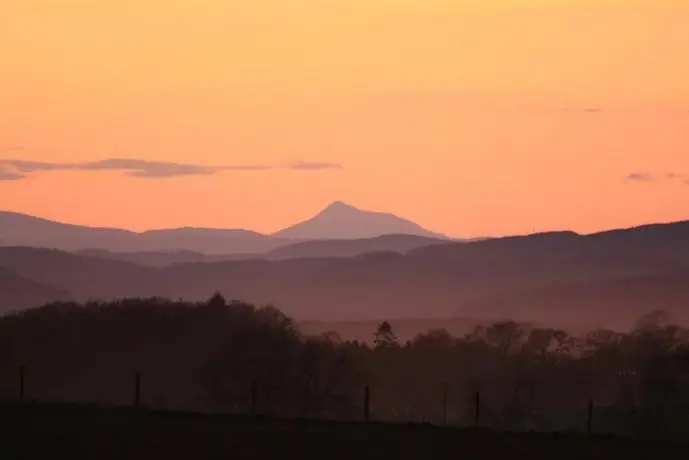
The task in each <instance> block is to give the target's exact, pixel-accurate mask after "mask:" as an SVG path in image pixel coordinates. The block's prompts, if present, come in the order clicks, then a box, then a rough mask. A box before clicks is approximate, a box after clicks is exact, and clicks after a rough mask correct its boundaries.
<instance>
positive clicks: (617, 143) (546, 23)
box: [0, 0, 689, 237]
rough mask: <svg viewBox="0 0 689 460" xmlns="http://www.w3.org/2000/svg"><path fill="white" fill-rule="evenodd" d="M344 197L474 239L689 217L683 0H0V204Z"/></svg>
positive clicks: (74, 211) (152, 218)
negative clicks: (475, 237)
mask: <svg viewBox="0 0 689 460" xmlns="http://www.w3.org/2000/svg"><path fill="white" fill-rule="evenodd" d="M123 160H127V161H123ZM333 200H343V201H346V202H348V203H350V204H352V205H355V206H357V207H360V208H364V209H371V210H380V211H388V212H392V213H395V214H397V215H400V216H402V217H406V218H409V219H411V220H414V221H415V222H418V223H419V224H421V225H423V226H424V227H426V228H428V229H430V230H434V231H439V232H443V233H446V234H449V235H454V236H458V237H462V236H489V235H504V234H510V233H528V232H533V231H542V230H550V229H565V228H567V229H574V230H578V231H582V232H590V231H595V230H598V229H604V228H612V227H620V226H631V225H636V224H641V223H648V222H653V221H672V220H682V219H689V1H687V0H653V1H644V0H638V1H637V0H624V1H623V0H619V1H614V0H610V1H609V0H595V1H594V0H569V1H567V0H561V1H559V0H512V1H509V0H471V1H470V0H397V1H394V0H319V1H316V0H251V1H248V0H0V210H10V211H19V212H25V213H29V214H33V215H38V216H42V217H47V218H50V219H55V220H60V221H66V222H70V223H77V224H89V225H98V226H119V227H124V228H131V229H136V230H140V229H147V228H160V227H178V226H205V227H211V226H212V227H228V228H235V227H242V228H250V229H253V230H257V231H262V232H271V231H274V230H277V229H279V228H280V227H283V226H286V225H289V224H292V223H294V222H296V221H298V220H301V219H303V218H306V217H309V216H310V215H311V214H313V213H315V212H316V211H318V210H319V209H320V208H322V207H324V206H326V205H327V204H329V203H330V202H331V201H333Z"/></svg>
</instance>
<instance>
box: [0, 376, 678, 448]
mask: <svg viewBox="0 0 689 460" xmlns="http://www.w3.org/2000/svg"><path fill="white" fill-rule="evenodd" d="M194 375H195V374H194V372H183V373H179V374H177V375H171V374H169V373H167V374H166V373H156V372H149V373H147V372H145V371H142V370H138V369H132V370H131V371H129V372H123V371H119V372H114V371H113V372H108V371H107V369H106V368H103V369H100V370H99V371H91V372H89V371H85V372H76V371H75V372H65V371H62V372H61V371H59V370H57V369H51V368H49V367H44V368H41V367H32V366H19V367H18V368H14V369H11V368H5V369H2V370H0V399H2V400H4V401H5V402H17V401H18V402H21V403H30V402H63V403H79V404H96V405H107V406H133V407H146V408H153V409H159V410H166V409H170V410H189V411H198V412H237V413H247V414H248V413H250V414H255V415H267V416H280V417H309V418H317V419H324V420H329V419H337V420H352V421H354V420H359V421H365V422H369V421H375V422H399V423H409V422H411V423H428V424H434V425H448V426H456V427H484V428H494V429H499V430H507V431H538V432H588V433H613V434H618V435H626V436H638V435H647V436H678V437H681V436H686V435H687V434H689V406H687V405H682V404H673V403H669V402H668V401H669V400H667V401H665V402H661V403H660V404H656V405H654V406H652V407H649V406H643V405H640V404H639V401H638V400H637V399H638V395H636V394H635V393H634V391H633V390H632V391H630V389H629V387H628V386H627V385H622V384H620V385H619V386H618V387H617V388H613V389H612V390H614V391H610V390H611V389H610V388H605V385H599V386H594V390H593V391H587V390H589V388H587V387H586V386H585V385H580V386H581V387H582V388H581V391H579V392H578V393H577V394H575V393H571V392H570V393H568V394H567V396H562V394H560V395H559V396H558V389H556V388H550V391H549V392H547V393H546V392H544V391H540V390H539V389H538V388H539V387H538V385H537V384H535V383H534V384H533V387H532V388H528V387H527V388H524V386H522V387H515V386H514V385H510V384H509V383H505V382H499V381H484V382H480V383H477V382H471V383H470V384H469V383H468V382H444V383H443V384H442V385H441V386H439V387H438V388H437V391H425V392H424V391H420V390H419V391H417V390H414V389H413V388H412V389H409V388H407V389H399V388H397V389H391V388H390V387H384V386H380V385H378V386H377V385H376V384H375V383H365V384H363V385H361V386H359V385H353V386H351V387H350V388H349V391H348V392H346V393H340V394H335V393H333V394H328V395H327V397H322V398H321V397H314V396H313V395H314V394H315V393H317V390H315V389H314V390H313V391H312V392H311V394H307V395H306V396H304V395H298V394H296V393H294V394H289V395H288V394H287V393H285V394H280V393H273V394H268V393H267V392H266V390H265V385H262V382H261V381H260V380H258V379H253V380H252V381H251V384H250V385H249V387H248V388H246V389H244V390H245V391H240V392H239V393H236V395H235V397H234V398H231V399H229V400H228V401H225V402H223V403H220V402H218V401H217V398H214V397H212V396H211V393H212V391H211V390H209V388H208V385H207V384H205V383H204V381H203V379H200V378H198V377H193V376H194ZM532 383H533V382H532ZM570 383H571V382H570ZM575 383H576V382H575ZM585 392H586V393H588V394H586V393H585ZM276 394H277V395H278V396H279V397H276V396H275V395H276ZM319 394H320V393H319ZM280 398H282V399H280Z"/></svg>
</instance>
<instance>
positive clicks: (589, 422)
mask: <svg viewBox="0 0 689 460" xmlns="http://www.w3.org/2000/svg"><path fill="white" fill-rule="evenodd" d="M586 432H587V433H588V434H591V433H592V432H593V398H590V399H589V407H588V416H587V419H586Z"/></svg>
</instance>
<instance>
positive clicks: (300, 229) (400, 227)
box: [274, 201, 445, 240]
mask: <svg viewBox="0 0 689 460" xmlns="http://www.w3.org/2000/svg"><path fill="white" fill-rule="evenodd" d="M396 234H404V235H417V236H425V237H428V238H445V236H444V235H440V234H437V233H433V232H430V231H428V230H426V229H424V228H422V227H421V226H419V225H417V224H415V223H414V222H411V221H409V220H406V219H402V218H400V217H397V216H395V215H393V214H389V213H382V212H373V211H364V210H361V209H357V208H355V207H353V206H351V205H348V204H346V203H343V202H340V201H336V202H334V203H332V204H331V205H330V206H328V207H327V208H325V209H323V210H322V211H321V212H320V213H318V214H317V215H316V216H314V217H312V218H310V219H308V220H305V221H304V222H301V223H298V224H296V225H293V226H291V227H288V228H286V229H284V230H281V231H279V232H277V233H275V234H274V236H276V237H279V238H288V239H297V240H320V239H359V238H374V237H377V236H381V235H396Z"/></svg>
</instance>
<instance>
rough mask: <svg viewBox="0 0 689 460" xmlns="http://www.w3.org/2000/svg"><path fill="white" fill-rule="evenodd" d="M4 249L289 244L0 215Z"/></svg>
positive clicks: (219, 248) (227, 233) (243, 235)
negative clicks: (15, 247)
mask: <svg viewBox="0 0 689 460" xmlns="http://www.w3.org/2000/svg"><path fill="white" fill-rule="evenodd" d="M0 237H1V239H2V241H3V245H4V246H33V247H43V248H50V249H61V250H65V251H77V250H85V249H104V250H108V251H113V252H161V251H193V252H200V253H206V254H233V253H246V252H249V253H260V252H266V251H270V250H272V249H275V248H277V247H279V246H281V245H284V244H287V243H290V242H291V241H286V240H282V239H280V238H273V237H270V236H266V235H261V234H260V233H256V232H252V231H247V230H234V229H228V230H225V229H201V228H179V229H169V230H152V231H147V232H142V233H136V232H131V231H128V230H122V229H115V228H92V227H85V226H78V225H70V224H63V223H59V222H53V221H49V220H46V219H41V218H38V217H33V216H27V215H23V214H18V213H12V212H1V211H0Z"/></svg>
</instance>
